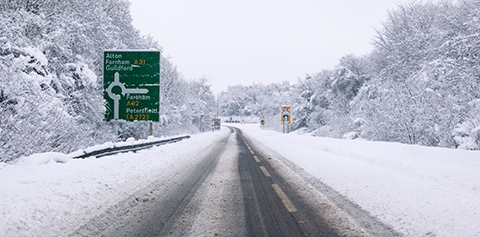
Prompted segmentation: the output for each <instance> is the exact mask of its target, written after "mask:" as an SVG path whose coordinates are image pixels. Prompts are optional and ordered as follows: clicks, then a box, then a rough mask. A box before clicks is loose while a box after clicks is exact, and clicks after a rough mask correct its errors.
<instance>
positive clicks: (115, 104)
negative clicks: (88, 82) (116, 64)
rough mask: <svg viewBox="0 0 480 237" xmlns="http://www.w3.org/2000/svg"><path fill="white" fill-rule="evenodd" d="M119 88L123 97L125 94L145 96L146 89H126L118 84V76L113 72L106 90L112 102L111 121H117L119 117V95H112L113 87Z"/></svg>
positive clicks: (121, 84) (123, 85)
mask: <svg viewBox="0 0 480 237" xmlns="http://www.w3.org/2000/svg"><path fill="white" fill-rule="evenodd" d="M116 86H118V87H120V89H121V90H122V91H121V94H122V95H123V96H124V95H125V94H147V93H148V89H139V88H135V89H132V88H126V87H125V84H123V83H121V82H120V74H119V73H118V72H115V75H114V79H113V82H112V83H110V85H109V86H108V88H107V94H108V96H109V97H110V98H111V99H112V100H113V119H118V117H119V115H118V114H119V110H120V108H119V107H120V99H121V98H122V97H121V96H120V95H118V94H115V93H113V91H112V90H113V88H114V87H116Z"/></svg>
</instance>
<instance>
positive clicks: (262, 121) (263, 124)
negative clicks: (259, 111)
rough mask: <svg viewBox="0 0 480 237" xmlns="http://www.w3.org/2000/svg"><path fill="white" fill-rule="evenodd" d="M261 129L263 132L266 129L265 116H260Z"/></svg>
mask: <svg viewBox="0 0 480 237" xmlns="http://www.w3.org/2000/svg"><path fill="white" fill-rule="evenodd" d="M260 127H261V129H262V130H264V129H265V115H261V116H260Z"/></svg>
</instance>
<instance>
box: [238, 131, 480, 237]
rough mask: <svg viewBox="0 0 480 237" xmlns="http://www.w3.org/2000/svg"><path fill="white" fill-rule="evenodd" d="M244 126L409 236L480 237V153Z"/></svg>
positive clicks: (267, 144) (271, 147) (253, 135)
mask: <svg viewBox="0 0 480 237" xmlns="http://www.w3.org/2000/svg"><path fill="white" fill-rule="evenodd" d="M237 126H238V127H240V128H241V129H243V130H244V132H245V133H246V134H247V135H248V136H250V137H252V138H253V139H254V140H256V141H258V142H259V143H262V144H263V145H264V146H267V147H269V148H270V149H272V150H274V151H276V152H277V153H279V154H281V155H282V156H283V157H285V158H286V159H288V160H290V161H291V162H293V163H294V164H296V165H297V166H299V167H301V168H302V169H303V170H304V171H306V172H307V173H309V174H310V175H313V176H315V177H317V178H318V179H319V180H321V181H322V182H324V183H326V184H327V185H329V186H331V187H332V188H333V189H335V190H336V191H338V192H339V193H341V194H342V195H344V196H346V197H347V198H349V199H350V200H351V201H353V202H355V203H357V204H359V205H360V206H361V207H362V208H364V209H365V210H367V211H369V212H370V213H371V214H373V215H374V216H376V217H378V218H379V219H380V220H382V221H383V222H385V223H386V224H389V225H391V226H393V227H394V228H395V229H396V230H397V231H399V232H401V233H402V234H404V235H406V236H480V225H478V223H480V152H476V151H465V150H454V149H445V148H432V147H422V146H416V145H405V144H399V143H386V142H371V141H362V140H346V139H331V138H322V137H312V136H309V134H295V133H292V134H280V133H278V132H275V131H265V130H261V129H260V128H259V126H258V125H237Z"/></svg>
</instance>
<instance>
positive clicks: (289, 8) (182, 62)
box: [130, 0, 410, 93]
mask: <svg viewBox="0 0 480 237" xmlns="http://www.w3.org/2000/svg"><path fill="white" fill-rule="evenodd" d="M130 2H131V3H132V5H131V13H132V17H133V24H134V26H135V27H136V28H137V29H139V30H141V33H142V34H144V35H151V36H153V37H154V38H155V39H156V40H158V42H159V44H160V45H161V46H162V47H163V53H164V55H168V56H170V57H171V61H172V62H173V63H174V64H175V65H177V67H178V69H179V70H180V71H181V72H182V74H183V75H184V77H185V78H186V79H194V78H200V77H202V76H205V77H206V78H207V79H208V84H211V85H212V89H213V91H214V92H215V93H219V92H220V91H222V90H225V89H226V88H227V86H229V85H237V84H242V85H250V84H252V83H254V82H257V83H259V82H261V83H264V84H269V83H272V82H281V81H291V82H294V83H295V82H296V81H297V78H299V77H301V78H303V77H304V76H305V74H306V73H315V72H318V71H321V70H322V69H333V68H334V66H335V65H337V64H338V62H339V59H340V58H341V57H342V56H345V55H347V54H355V55H358V56H360V55H363V54H366V53H368V52H370V51H371V49H372V45H371V42H372V40H373V39H374V36H375V35H376V33H375V30H374V29H380V28H381V23H382V22H383V21H385V20H386V18H387V13H388V10H392V9H395V8H396V7H397V6H398V5H399V4H403V3H407V2H410V1H409V0H363V1H362V0H358V1H352V0H197V1H195V0H130Z"/></svg>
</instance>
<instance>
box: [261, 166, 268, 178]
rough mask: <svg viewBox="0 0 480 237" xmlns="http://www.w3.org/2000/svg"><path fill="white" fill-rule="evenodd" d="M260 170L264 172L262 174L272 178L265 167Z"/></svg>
mask: <svg viewBox="0 0 480 237" xmlns="http://www.w3.org/2000/svg"><path fill="white" fill-rule="evenodd" d="M260 169H261V170H262V172H263V174H264V175H265V176H267V177H270V173H268V171H267V169H265V167H263V166H260Z"/></svg>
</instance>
